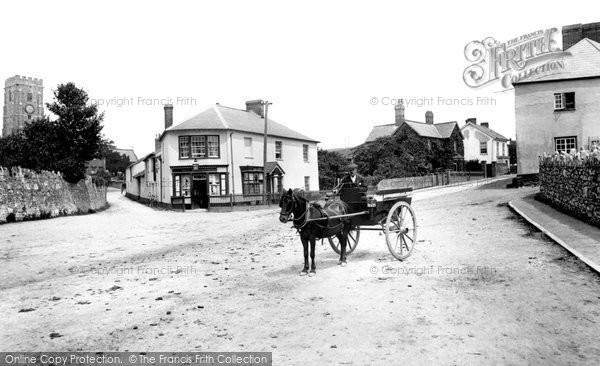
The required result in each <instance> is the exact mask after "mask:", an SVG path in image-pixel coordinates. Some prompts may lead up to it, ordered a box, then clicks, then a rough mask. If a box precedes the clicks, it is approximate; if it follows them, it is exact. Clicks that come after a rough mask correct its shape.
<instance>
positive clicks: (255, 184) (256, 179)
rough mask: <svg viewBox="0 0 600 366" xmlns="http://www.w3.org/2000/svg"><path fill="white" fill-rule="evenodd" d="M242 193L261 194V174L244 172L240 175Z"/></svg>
mask: <svg viewBox="0 0 600 366" xmlns="http://www.w3.org/2000/svg"><path fill="white" fill-rule="evenodd" d="M242 193H243V194H262V193H263V173H259V172H244V173H242Z"/></svg>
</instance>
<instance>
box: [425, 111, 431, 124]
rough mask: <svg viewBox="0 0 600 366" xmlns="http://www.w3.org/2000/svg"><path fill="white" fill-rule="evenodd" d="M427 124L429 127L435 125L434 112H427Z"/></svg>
mask: <svg viewBox="0 0 600 366" xmlns="http://www.w3.org/2000/svg"><path fill="white" fill-rule="evenodd" d="M425 123H427V124H428V125H432V124H433V112H432V111H427V112H425Z"/></svg>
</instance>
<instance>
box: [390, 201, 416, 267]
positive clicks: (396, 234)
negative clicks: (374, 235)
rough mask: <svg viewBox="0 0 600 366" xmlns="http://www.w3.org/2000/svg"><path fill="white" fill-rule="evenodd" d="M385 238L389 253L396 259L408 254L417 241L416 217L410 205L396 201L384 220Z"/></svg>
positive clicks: (406, 256)
mask: <svg viewBox="0 0 600 366" xmlns="http://www.w3.org/2000/svg"><path fill="white" fill-rule="evenodd" d="M385 240H386V242H387V246H388V249H389V250H390V253H391V254H392V255H393V256H394V257H395V258H396V259H398V260H404V259H406V258H408V257H409V256H410V254H411V253H412V251H413V248H414V247H415V243H416V242H417V218H416V217H415V212H414V211H413V209H412V207H410V205H409V204H408V203H406V202H404V201H399V202H396V204H395V205H394V206H392V208H391V209H390V212H389V213H388V216H387V220H386V221H385Z"/></svg>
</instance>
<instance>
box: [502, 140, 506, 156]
mask: <svg viewBox="0 0 600 366" xmlns="http://www.w3.org/2000/svg"><path fill="white" fill-rule="evenodd" d="M502 156H506V144H505V143H504V142H503V143H502Z"/></svg>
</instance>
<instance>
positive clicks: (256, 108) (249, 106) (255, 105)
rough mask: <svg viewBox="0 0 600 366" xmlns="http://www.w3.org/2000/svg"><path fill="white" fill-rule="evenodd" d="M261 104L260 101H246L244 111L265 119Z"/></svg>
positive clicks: (261, 101)
mask: <svg viewBox="0 0 600 366" xmlns="http://www.w3.org/2000/svg"><path fill="white" fill-rule="evenodd" d="M263 103H264V101H263V100H262V99H255V100H248V101H246V111H248V112H250V111H252V112H254V113H256V114H258V115H259V116H260V117H261V118H265V112H264V108H263Z"/></svg>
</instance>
